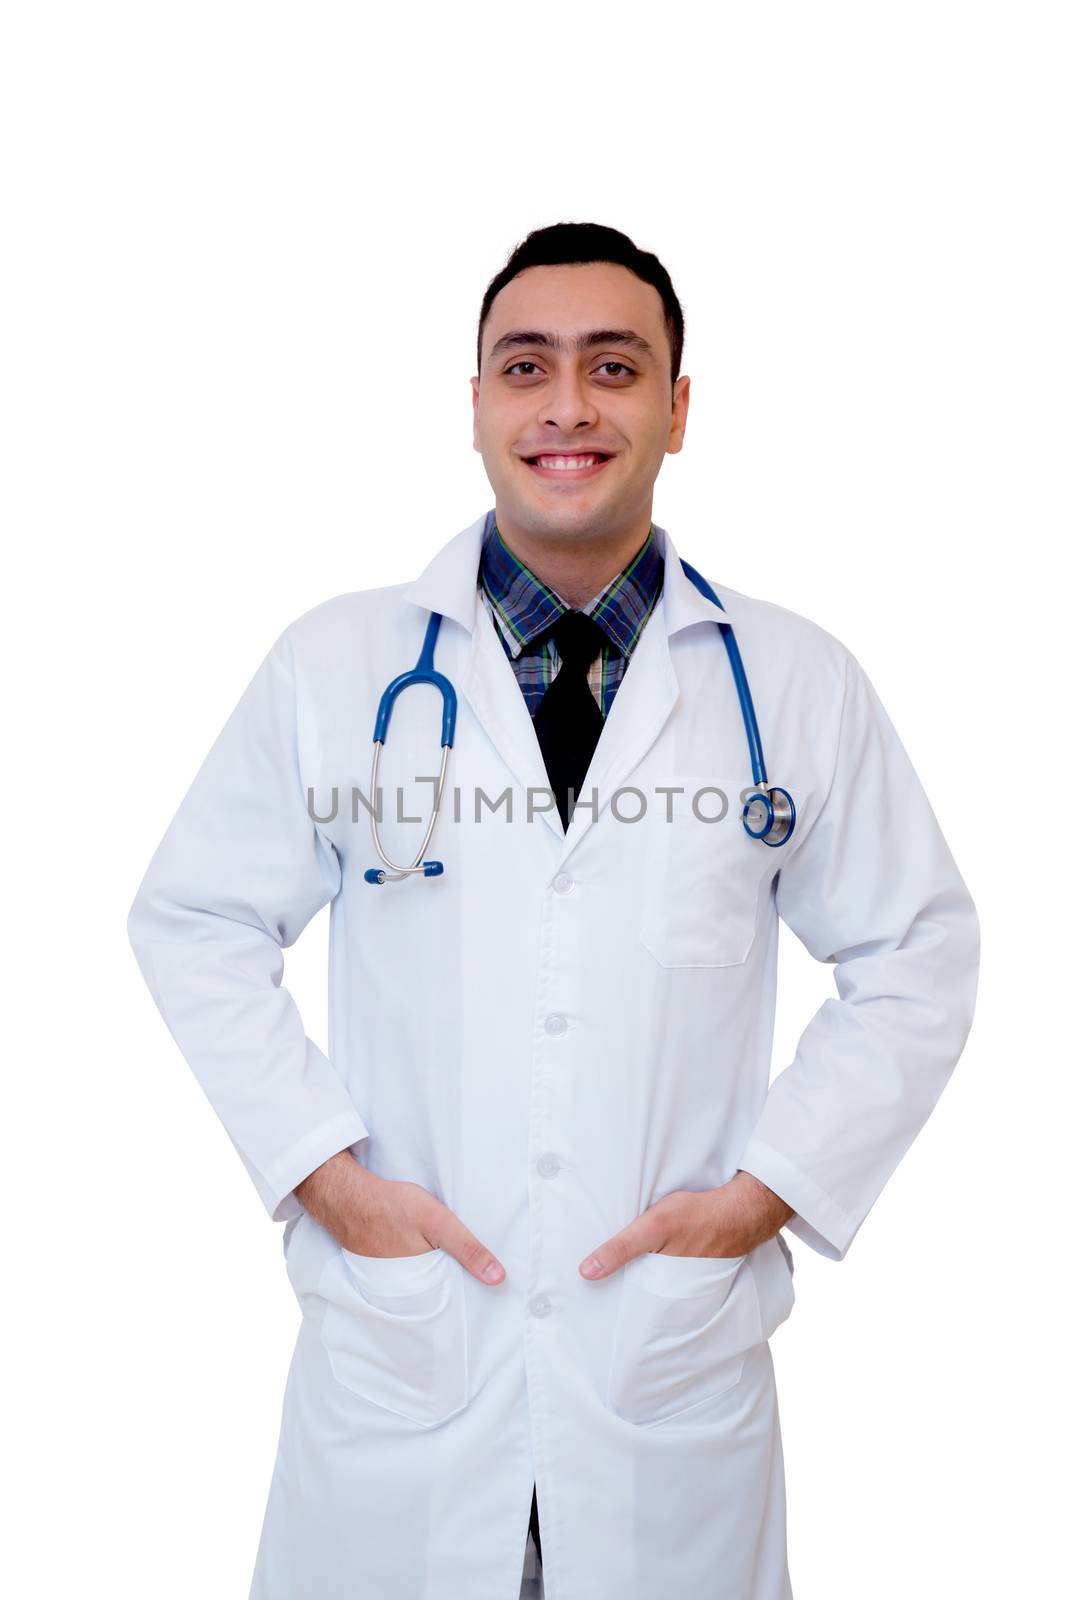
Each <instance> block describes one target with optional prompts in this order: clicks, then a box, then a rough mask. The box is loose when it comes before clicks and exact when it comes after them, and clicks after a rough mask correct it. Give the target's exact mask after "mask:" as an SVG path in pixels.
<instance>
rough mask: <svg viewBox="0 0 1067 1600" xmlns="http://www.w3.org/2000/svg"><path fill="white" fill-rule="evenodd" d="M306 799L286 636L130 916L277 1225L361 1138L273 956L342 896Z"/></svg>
mask: <svg viewBox="0 0 1067 1600" xmlns="http://www.w3.org/2000/svg"><path fill="white" fill-rule="evenodd" d="M340 882H341V869H340V864H339V862H338V859H337V855H336V852H335V851H334V849H333V847H332V845H330V843H329V842H328V841H327V840H326V839H324V838H323V836H322V835H321V834H320V833H319V830H318V828H317V827H316V825H315V823H314V821H313V820H312V818H311V816H310V814H309V811H308V807H307V802H306V796H305V793H304V788H303V782H302V779H301V774H300V766H299V754H298V726H297V696H296V684H295V678H294V670H293V663H292V659H291V647H290V644H289V641H288V637H287V635H286V634H282V636H281V638H280V639H279V640H278V641H277V642H276V643H275V645H274V646H273V648H272V649H271V650H270V652H269V653H268V655H267V656H266V658H265V660H264V661H263V662H262V664H261V665H260V667H259V669H258V671H257V672H256V674H255V676H254V678H253V679H252V681H251V683H250V684H249V686H248V688H247V689H246V690H245V692H244V694H243V695H242V697H241V699H240V701H239V702H238V705H237V707H236V709H235V710H234V711H233V713H232V714H231V716H230V718H229V720H228V721H227V723H226V725H225V727H224V728H223V730H222V732H221V733H220V735H219V737H218V739H217V740H216V741H215V744H214V745H213V746H212V748H211V750H210V751H209V753H208V755H207V758H206V759H205V761H204V763H203V765H202V767H201V768H200V771H199V772H198V773H197V775H196V777H195V779H194V780H193V784H192V787H191V788H190V790H189V792H188V794H187V795H186V797H185V799H184V800H183V801H182V804H181V806H180V808H179V810H178V812H177V815H176V816H175V817H174V820H173V821H172V822H171V824H170V826H169V828H168V829H167V832H166V833H165V835H164V837H163V840H162V842H161V843H160V845H159V847H158V849H157V850H156V852H155V855H154V856H153V857H152V860H151V862H150V863H149V866H148V871H147V872H146V874H145V878H144V881H143V882H142V884H141V887H140V889H139V890H138V892H137V895H136V898H135V899H134V902H133V905H132V907H131V909H130V913H129V920H128V928H129V936H130V942H131V944H132V945H133V949H134V953H135V955H136V957H137V962H138V965H139V966H140V968H141V971H142V973H143V975H144V978H145V981H146V983H147V984H148V987H149V989H150V991H151V993H152V997H153V999H154V1000H155V1002H156V1005H157V1006H158V1007H159V1010H160V1012H161V1013H162V1016H163V1019H164V1021H165V1022H166V1024H167V1027H168V1028H169V1029H170V1031H171V1033H172V1035H173V1036H174V1039H175V1041H176V1042H177V1044H178V1047H179V1049H180V1050H181V1052H182V1054H183V1055H184V1056H185V1059H186V1060H187V1062H188V1063H189V1065H190V1067H191V1068H192V1070H193V1072H194V1073H195V1074H196V1077H197V1079H198V1080H199V1082H200V1085H201V1087H202V1088H203V1090H204V1092H205V1093H206V1095H207V1097H208V1099H209V1100H210V1102H211V1104H212V1105H213V1107H214V1108H215V1111H216V1113H217V1114H218V1116H219V1118H220V1120H221V1122H222V1124H223V1126H224V1127H225V1129H226V1132H227V1133H228V1134H229V1136H230V1139H231V1140H232V1141H233V1144H234V1146H235V1147H236V1149H237V1151H238V1153H239V1155H240V1156H241V1159H242V1160H243V1162H244V1164H245V1167H246V1168H247V1170H248V1173H249V1175H250V1177H251V1179H252V1181H253V1183H254V1184H255V1186H256V1189H257V1190H258V1192H259V1196H260V1199H261V1200H262V1202H263V1204H264V1205H265V1206H266V1208H267V1212H268V1214H269V1216H270V1217H271V1219H272V1220H273V1221H277V1222H284V1221H288V1220H289V1218H291V1217H295V1216H298V1215H299V1214H300V1212H301V1210H302V1207H301V1206H300V1203H299V1201H298V1200H297V1199H296V1197H295V1195H294V1194H293V1193H292V1190H293V1186H294V1185H295V1184H297V1183H299V1182H300V1180H301V1179H302V1178H305V1177H306V1176H307V1175H308V1173H309V1172H312V1171H313V1170H314V1169H315V1168H316V1167H317V1166H319V1165H321V1163H322V1162H323V1161H325V1160H327V1159H328V1158H329V1157H330V1156H332V1155H335V1154H336V1153H337V1152H338V1151H340V1150H343V1149H345V1148H346V1147H349V1146H351V1145H354V1144H355V1143H356V1142H357V1141H358V1140H360V1139H363V1138H366V1137H367V1136H368V1130H367V1128H366V1127H365V1125H364V1123H363V1121H362V1119H361V1118H360V1116H359V1113H358V1112H357V1110H356V1108H355V1106H354V1105H353V1103H352V1101H351V1099H350V1098H349V1094H348V1091H347V1089H346V1087H345V1084H344V1082H343V1081H342V1078H341V1076H340V1075H339V1073H338V1072H337V1071H336V1069H335V1068H334V1066H333V1065H332V1063H331V1062H330V1061H329V1060H328V1059H327V1057H326V1056H325V1055H324V1054H323V1053H322V1051H321V1050H319V1049H318V1048H317V1046H316V1045H314V1044H313V1043H312V1041H311V1040H310V1039H309V1038H308V1037H307V1035H306V1034H305V1032H304V1027H303V1023H302V1022H301V1019H300V1014H299V1012H298V1010H297V1007H296V1004H295V1002H294V1000H293V998H292V996H291V995H290V994H289V992H288V990H286V989H285V988H284V987H283V986H282V983H281V978H282V973H283V967H284V962H283V958H282V951H283V949H285V948H286V947H287V946H288V945H291V944H293V943H294V941H295V940H296V939H297V938H298V937H299V935H300V933H301V932H302V931H303V929H304V928H305V927H306V926H307V924H308V922H310V920H311V918H312V917H313V916H314V915H315V913H316V911H318V910H320V909H321V907H322V906H324V905H325V904H326V903H327V902H328V901H329V900H332V899H333V897H334V895H336V893H337V892H338V889H339V887H340Z"/></svg>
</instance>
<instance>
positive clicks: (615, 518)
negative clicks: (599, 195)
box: [471, 262, 689, 542]
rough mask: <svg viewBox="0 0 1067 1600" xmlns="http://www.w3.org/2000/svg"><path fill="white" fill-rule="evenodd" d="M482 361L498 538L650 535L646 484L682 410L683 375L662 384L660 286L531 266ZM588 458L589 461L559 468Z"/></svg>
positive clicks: (666, 371) (596, 271) (483, 421)
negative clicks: (516, 534)
mask: <svg viewBox="0 0 1067 1600" xmlns="http://www.w3.org/2000/svg"><path fill="white" fill-rule="evenodd" d="M605 330H611V331H609V332H607V334H606V336H605ZM591 334H595V335H596V337H595V338H594V339H592V340H591V341H590V340H589V339H588V336H589V335H591ZM481 361H482V367H481V373H480V375H479V377H477V378H472V379H471V384H472V386H473V390H474V448H475V449H476V450H477V451H479V452H480V453H481V456H482V460H483V462H484V464H485V471H486V475H487V477H488V479H489V482H490V483H491V484H492V486H493V489H494V491H495V494H496V510H497V521H498V523H499V525H500V531H501V533H502V534H504V536H505V538H507V536H508V531H509V529H513V530H517V531H519V532H521V533H522V534H523V535H525V536H527V537H528V538H531V539H548V540H551V541H553V542H556V541H559V540H568V541H572V542H573V541H575V540H581V539H582V538H588V539H597V540H601V539H604V538H605V537H607V538H620V537H625V536H626V535H627V534H630V535H632V536H633V537H635V538H638V537H640V536H643V534H644V533H647V531H648V526H649V523H650V522H651V520H652V487H653V484H654V483H655V481H656V478H657V476H658V475H659V469H660V464H661V462H662V460H663V457H664V455H665V454H672V455H673V454H676V453H677V451H679V450H680V449H681V448H682V438H683V436H684V433H685V420H686V414H687V411H688V405H689V379H688V378H687V377H680V378H678V379H677V381H676V382H675V384H674V385H673V388H672V385H671V365H670V362H671V354H670V341H669V339H668V337H667V328H666V324H665V322H664V319H663V302H662V300H661V299H660V297H659V293H658V291H657V290H656V289H654V288H653V287H652V285H651V284H648V283H644V282H643V281H642V280H641V279H640V278H637V277H635V276H634V274H633V273H632V272H630V271H628V269H627V268H626V267H620V266H618V265H616V264H615V263H614V262H590V263H583V264H581V265H579V266H565V267H529V268H527V269H526V271H525V272H520V273H519V275H518V277H516V278H513V279H512V281H511V282H510V283H509V284H506V285H505V287H504V288H503V289H502V290H501V291H500V293H499V294H498V295H497V297H496V299H495V300H494V302H493V304H492V307H491V309H490V313H489V316H488V318H487V319H486V324H485V329H484V331H483V336H482V351H481ZM590 455H595V456H596V458H597V459H596V461H595V463H593V464H591V465H586V466H582V467H578V468H576V467H574V466H567V465H564V462H565V461H566V460H567V459H568V458H569V459H571V460H580V459H581V458H582V457H583V456H590Z"/></svg>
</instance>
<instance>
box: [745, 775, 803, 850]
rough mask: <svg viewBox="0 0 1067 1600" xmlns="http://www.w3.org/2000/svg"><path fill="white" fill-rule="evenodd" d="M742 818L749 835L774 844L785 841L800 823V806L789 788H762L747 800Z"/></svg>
mask: <svg viewBox="0 0 1067 1600" xmlns="http://www.w3.org/2000/svg"><path fill="white" fill-rule="evenodd" d="M741 821H742V823H743V824H744V829H745V832H746V833H747V834H748V836H749V838H750V839H759V840H760V841H761V842H762V843H763V844H769V845H771V846H772V847H773V846H776V845H780V844H785V842H786V840H787V839H788V838H789V837H790V836H791V834H792V832H793V829H794V828H795V827H796V825H797V808H796V806H795V805H794V804H793V796H792V795H791V794H790V793H789V790H788V789H767V790H766V792H764V791H763V790H760V791H759V792H758V793H757V794H754V795H752V796H751V797H750V798H749V799H748V800H746V801H745V807H744V810H743V811H742V813H741Z"/></svg>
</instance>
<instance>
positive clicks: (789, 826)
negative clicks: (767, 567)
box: [363, 561, 797, 883]
mask: <svg viewBox="0 0 1067 1600" xmlns="http://www.w3.org/2000/svg"><path fill="white" fill-rule="evenodd" d="M682 570H683V572H684V573H685V575H686V577H687V578H688V579H689V580H690V582H691V583H693V584H695V585H696V587H697V588H698V589H699V590H700V592H701V594H702V595H704V596H705V597H706V598H707V599H708V600H711V601H712V602H713V603H714V604H715V605H717V606H718V607H719V609H720V611H721V610H722V609H723V606H722V602H721V601H720V599H719V597H718V595H717V594H716V593H715V590H714V589H713V588H712V587H711V584H710V583H708V581H707V579H706V578H702V577H701V575H700V573H699V572H698V571H697V570H696V568H695V567H693V566H690V564H689V562H688V561H682ZM440 626H441V613H440V612H439V611H433V612H431V613H430V620H429V622H428V623H427V624H426V634H425V637H424V639H423V641H422V650H421V652H420V654H419V659H418V661H417V662H416V663H415V665H414V667H413V668H412V669H411V670H410V672H402V673H400V675H399V677H396V678H394V679H393V681H392V683H390V684H388V685H387V686H386V689H385V691H384V693H383V694H382V698H381V700H380V702H379V704H378V716H377V719H376V721H375V724H374V761H373V764H372V766H371V776H370V784H371V795H372V796H374V795H376V794H377V792H378V765H379V762H380V760H381V754H382V748H383V746H384V744H385V735H386V732H387V731H388V728H389V718H390V716H391V715H392V711H393V706H394V705H395V704H396V699H397V696H398V695H400V694H402V693H403V691H404V690H405V689H409V688H410V687H411V685H412V684H413V683H432V684H435V685H436V687H437V688H438V689H440V691H441V698H442V700H443V702H444V704H443V707H442V712H441V771H440V774H439V776H438V780H437V785H436V788H435V789H434V804H433V811H432V812H431V815H430V820H429V823H428V824H427V827H426V832H425V833H424V834H423V836H422V844H421V845H420V846H419V851H418V854H417V855H416V857H415V859H414V861H413V862H412V863H411V866H410V867H402V866H400V865H399V864H398V863H397V862H395V861H390V859H389V857H388V856H387V855H386V853H385V851H384V850H383V849H382V841H381V838H380V836H379V833H378V819H377V816H376V815H375V807H374V805H371V806H370V808H369V810H370V831H371V838H372V839H373V840H374V848H375V850H376V851H377V852H378V859H379V860H380V861H382V862H383V863H384V868H383V867H368V868H367V870H366V872H365V873H364V874H363V876H364V878H365V879H366V880H367V882H368V883H393V882H395V881H396V880H397V879H398V878H407V877H410V876H411V875H412V874H413V873H421V874H422V876H423V877H425V878H439V877H440V876H441V874H442V872H444V870H445V869H444V864H443V862H440V861H426V860H424V857H425V855H426V852H427V850H428V849H429V847H430V840H431V838H432V837H433V830H434V828H435V827H436V825H437V816H438V812H439V811H440V809H441V796H442V795H443V794H444V786H445V771H446V769H447V766H448V752H449V750H450V749H451V748H452V741H453V739H454V737H455V733H456V691H455V689H454V688H453V687H452V684H451V683H450V682H449V680H448V678H446V677H445V675H444V673H443V672H438V671H436V669H435V668H434V664H433V657H434V650H435V649H436V647H437V634H438V630H439V628H440ZM716 627H717V628H718V630H719V632H720V634H721V635H722V642H723V644H724V645H725V646H726V654H727V656H728V657H729V659H730V668H731V670H732V672H733V675H734V685H735V687H736V689H737V698H738V702H739V703H740V706H741V716H742V719H743V721H744V724H745V736H746V738H747V739H748V754H749V760H750V762H751V764H752V785H753V788H755V789H756V790H758V791H759V792H758V793H756V794H754V795H751V796H750V797H749V799H748V800H746V801H745V805H744V810H743V811H742V813H741V822H742V824H743V826H744V829H745V832H746V833H747V834H748V835H749V837H750V838H752V839H758V840H759V841H760V842H761V843H762V844H766V845H770V846H771V847H772V848H776V847H777V846H779V845H783V844H785V842H786V840H787V839H788V838H789V837H790V836H791V834H792V832H793V829H794V828H795V827H796V820H797V811H796V806H795V805H794V804H793V797H792V795H791V794H790V793H789V790H788V789H777V788H772V787H771V786H770V784H769V783H768V782H767V768H766V766H765V764H764V760H763V744H762V741H761V739H760V734H759V723H758V722H757V721H756V708H755V706H754V705H753V704H752V694H751V691H750V689H749V687H748V679H747V678H746V676H745V667H744V663H743V662H742V660H741V651H740V650H739V649H738V645H737V640H736V639H735V638H734V630H733V628H732V627H731V626H730V624H729V623H728V622H717V623H716ZM385 869H388V870H385Z"/></svg>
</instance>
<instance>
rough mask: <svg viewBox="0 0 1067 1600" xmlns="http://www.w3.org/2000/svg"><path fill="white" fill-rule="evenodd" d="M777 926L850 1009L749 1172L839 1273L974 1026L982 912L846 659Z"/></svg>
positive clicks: (784, 1083)
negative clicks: (817, 786)
mask: <svg viewBox="0 0 1067 1600" xmlns="http://www.w3.org/2000/svg"><path fill="white" fill-rule="evenodd" d="M777 904H778V911H779V914H780V915H781V916H782V917H783V918H784V920H785V922H786V923H787V924H788V925H789V927H790V928H792V930H793V932H794V933H796V934H797V936H798V937H799V938H800V939H801V940H802V941H803V943H804V945H805V946H806V948H807V949H808V951H809V952H810V953H811V955H813V956H814V957H815V959H816V960H817V961H824V962H826V961H833V962H835V963H836V967H835V970H834V980H835V983H836V986H837V991H838V995H839V998H838V999H836V1000H827V1001H826V1002H825V1004H824V1005H822V1006H821V1007H820V1009H819V1010H818V1011H817V1012H816V1014H815V1016H814V1017H813V1018H812V1020H811V1022H810V1023H809V1024H808V1026H807V1027H806V1028H805V1030H804V1032H803V1034H802V1035H801V1038H800V1041H799V1044H798V1045H797V1050H796V1054H795V1057H794V1059H793V1061H792V1062H791V1063H790V1065H789V1066H788V1067H786V1068H785V1069H784V1070H783V1071H782V1072H780V1073H779V1074H778V1076H777V1077H776V1078H775V1079H774V1081H773V1082H772V1083H771V1085H770V1089H769V1092H768V1095H767V1099H766V1102H765V1104H764V1107H763V1110H762V1113H761V1115H760V1118H759V1120H758V1122H757V1124H756V1126H755V1128H754V1129H753V1130H752V1134H751V1137H750V1138H749V1140H748V1143H747V1145H746V1147H745V1149H744V1152H743V1154H742V1156H741V1159H740V1160H739V1161H738V1163H737V1165H738V1169H739V1170H743V1171H746V1172H750V1173H752V1174H753V1176H754V1177H757V1178H759V1179H761V1181H762V1182H764V1183H765V1184H767V1186H768V1187H769V1188H771V1189H773V1190H774V1191H775V1193H776V1194H778V1195H780V1196H781V1198H782V1199H783V1200H785V1201H786V1203H787V1204H788V1205H790V1206H792V1207H793V1209H794V1211H795V1212H796V1215H795V1217H793V1218H792V1219H791V1220H790V1221H789V1223H788V1224H787V1226H788V1227H789V1228H790V1229H791V1230H792V1231H793V1232H794V1233H795V1234H796V1235H797V1237H798V1238H800V1239H803V1240H804V1241H805V1243H807V1244H808V1245H810V1246H811V1248H812V1249H814V1250H816V1251H818V1252H819V1254H821V1255H825V1256H828V1257H829V1258H830V1259H831V1260H834V1261H840V1260H841V1259H842V1258H843V1257H844V1255H845V1252H846V1251H847V1250H848V1247H849V1245H850V1244H851V1242H852V1240H853V1238H854V1236H855V1234H856V1231H857V1229H858V1228H859V1226H860V1224H861V1222H862V1221H863V1219H864V1217H866V1215H867V1213H868V1212H869V1211H870V1209H871V1207H872V1205H873V1204H874V1202H875V1200H876V1199H877V1198H878V1195H879V1194H880V1193H881V1191H882V1189H883V1187H884V1186H885V1184H886V1182H887V1181H888V1179H889V1177H890V1176H891V1174H892V1173H893V1171H894V1169H895V1168H896V1166H897V1165H898V1163H899V1162H900V1160H901V1158H902V1157H903V1155H904V1153H905V1152H906V1150H907V1149H908V1147H909V1145H910V1144H911V1143H912V1141H913V1140H914V1138H915V1136H916V1135H917V1134H918V1132H919V1130H920V1128H921V1127H922V1126H923V1123H924V1122H925V1121H926V1119H927V1117H928V1116H929V1115H930V1113H931V1111H932V1110H933V1108H934V1105H935V1103H936V1101H937V1099H938V1097H939V1096H940V1094H941V1092H942V1090H943V1089H944V1087H945V1085H946V1083H947V1081H948V1078H949V1076H950V1074H951V1072H952V1070H953V1068H954V1066H955V1065H956V1062H957V1060H958V1059H959V1056H960V1053H961V1051H962V1050H963V1046H964V1044H965V1042H966V1039H967V1035H968V1033H969V1031H970V1027H971V1021H972V1019H973V1016H974V1007H975V994H976V989H977V983H978V963H979V929H978V917H977V913H976V911H975V906H974V902H973V900H972V899H971V896H970V894H969V893H968V891H967V888H966V886H965V885H964V882H963V879H962V878H961V876H960V873H959V871H958V869H957V867H956V864H955V862H954V860H953V858H952V856H951V854H950V852H949V849H948V845H947V844H946V842H945V839H944V836H943V834H942V832H941V829H940V827H939V826H938V823H937V820H936V818H935V816H934V813H933V811H932V809H931V806H930V803H929V801H928V799H927V797H926V794H925V793H924V791H923V788H922V786H921V784H920V782H919V779H918V777H917V776H916V773H915V770H914V768H913V767H912V764H911V762H910V760H909V759H908V756H907V753H906V751H905V749H904V747H903V745H902V744H901V741H900V739H899V737H898V735H897V733H896V730H895V729H894V727H893V725H892V723H891V722H890V720H889V717H888V715H887V713H886V711H885V708H884V706H883V705H882V703H881V701H880V700H879V699H878V696H877V695H876V694H875V691H874V689H873V687H872V685H871V683H870V681H869V679H868V678H867V676H866V674H865V673H864V672H863V670H862V668H861V667H860V666H859V663H858V662H857V661H856V660H855V658H854V657H853V656H851V655H850V654H847V653H846V661H845V683H844V690H843V699H842V705H841V720H840V732H839V738H838V747H837V754H836V760H835V765H834V771H833V776H832V780H831V783H830V787H829V791H828V794H827V796H826V799H825V801H824V803H823V804H822V806H821V808H820V810H819V812H818V814H817V815H816V817H815V819H814V821H813V823H812V825H811V826H810V828H809V830H808V832H807V833H806V835H805V837H804V838H803V840H802V841H801V842H800V844H799V845H798V846H797V848H796V851H795V853H793V854H792V855H791V856H790V857H789V858H787V860H786V861H785V862H784V863H783V866H782V869H781V871H780V873H779V875H778V882H777Z"/></svg>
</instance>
